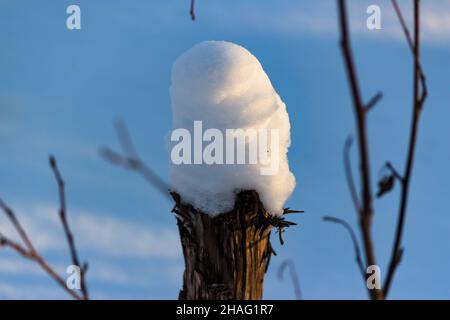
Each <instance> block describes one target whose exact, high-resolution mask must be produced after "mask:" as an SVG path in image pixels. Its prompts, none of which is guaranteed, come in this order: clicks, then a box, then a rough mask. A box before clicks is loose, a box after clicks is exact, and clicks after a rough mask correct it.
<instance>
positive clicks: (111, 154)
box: [100, 120, 172, 202]
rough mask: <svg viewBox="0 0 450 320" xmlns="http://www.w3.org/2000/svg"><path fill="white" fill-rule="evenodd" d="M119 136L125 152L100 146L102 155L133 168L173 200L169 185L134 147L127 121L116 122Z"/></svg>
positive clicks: (125, 166)
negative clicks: (121, 152) (143, 159)
mask: <svg viewBox="0 0 450 320" xmlns="http://www.w3.org/2000/svg"><path fill="white" fill-rule="evenodd" d="M115 127H116V132H117V137H118V139H119V142H120V145H121V148H122V151H123V154H120V153H118V152H116V151H113V150H111V149H110V148H107V147H102V148H100V156H101V157H102V158H103V159H104V160H105V161H107V162H109V163H111V164H114V165H116V166H120V167H123V168H125V169H128V170H131V171H134V172H136V173H137V174H139V175H140V176H142V177H143V178H144V179H145V180H146V181H147V182H148V183H149V184H150V185H152V186H153V187H155V188H156V190H158V191H159V193H160V194H161V195H163V196H164V197H165V198H166V199H167V200H169V201H171V202H172V198H171V196H170V187H169V185H168V184H167V183H166V182H165V181H164V180H163V179H162V178H161V177H160V176H159V175H158V174H157V173H156V172H155V171H153V170H152V169H151V168H150V167H149V166H147V165H146V164H145V163H144V162H143V161H142V160H141V158H140V156H139V154H138V153H137V152H136V149H135V148H134V144H133V141H132V139H131V136H130V134H129V131H128V129H127V127H126V125H125V123H124V122H123V121H121V120H119V121H117V122H116V123H115Z"/></svg>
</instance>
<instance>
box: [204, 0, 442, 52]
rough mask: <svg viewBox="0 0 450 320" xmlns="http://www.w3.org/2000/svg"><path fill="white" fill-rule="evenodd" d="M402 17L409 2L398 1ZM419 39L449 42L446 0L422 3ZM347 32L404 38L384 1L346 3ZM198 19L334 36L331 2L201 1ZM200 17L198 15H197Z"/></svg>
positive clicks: (242, 28) (246, 28) (408, 13)
mask: <svg viewBox="0 0 450 320" xmlns="http://www.w3.org/2000/svg"><path fill="white" fill-rule="evenodd" d="M371 4H378V5H379V6H380V8H381V20H382V30H373V31H370V30H368V29H367V27H366V19H367V17H368V15H367V13H366V9H367V7H368V6H369V5H371ZM399 4H400V5H401V8H402V12H403V14H404V18H405V20H406V21H407V22H408V23H410V22H411V21H412V7H411V4H410V3H409V2H408V3H405V2H403V1H400V2H399ZM421 8H422V10H421V21H422V40H423V42H424V43H425V44H433V45H436V44H441V45H442V44H445V45H449V44H450V3H449V2H445V1H434V2H422V7H421ZM348 10H349V20H350V27H351V31H352V33H353V34H354V35H356V36H360V37H374V36H375V37H376V38H377V40H391V41H392V40H394V41H405V39H404V35H403V31H402V29H401V26H400V23H399V21H398V18H397V16H396V14H395V11H394V9H393V7H392V5H391V1H388V0H378V1H373V0H365V1H353V2H350V3H349V6H348ZM205 11H206V12H204V13H203V15H202V16H201V19H202V20H206V22H207V23H208V24H210V25H212V26H215V27H221V28H227V30H229V29H234V30H235V31H236V32H239V33H247V32H252V33H260V34H277V35H282V36H299V35H316V36H323V37H329V36H332V37H337V33H338V18H337V12H336V5H335V2H334V1H317V2H312V1H311V2H295V3H292V2H291V3H288V4H286V3H285V2H282V3H276V4H274V5H273V7H268V6H267V5H264V6H263V5H262V6H257V5H254V4H252V5H248V4H247V5H246V4H239V5H236V6H231V7H230V6H229V5H227V4H223V3H217V2H215V3H211V4H208V6H207V5H206V4H205ZM199 19H200V18H199Z"/></svg>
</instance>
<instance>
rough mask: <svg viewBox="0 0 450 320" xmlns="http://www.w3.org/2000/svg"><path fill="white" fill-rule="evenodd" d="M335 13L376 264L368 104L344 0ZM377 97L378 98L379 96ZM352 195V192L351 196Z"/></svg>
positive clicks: (365, 226)
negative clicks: (360, 80) (355, 128)
mask: <svg viewBox="0 0 450 320" xmlns="http://www.w3.org/2000/svg"><path fill="white" fill-rule="evenodd" d="M338 16H339V29H340V36H341V40H340V44H341V50H342V55H343V58H344V62H345V70H346V73H347V78H348V80H349V83H350V89H351V96H352V101H353V109H354V113H355V119H356V125H357V133H358V144H359V145H358V150H359V160H360V178H361V189H362V190H361V196H362V204H361V205H360V210H359V211H358V218H359V224H360V231H361V235H362V239H363V244H364V254H365V258H366V265H375V264H376V263H375V255H374V249H373V242H372V232H371V224H372V214H373V208H372V191H371V178H370V157H369V145H368V142H367V126H366V120H367V117H366V116H367V111H368V109H367V107H366V106H365V105H364V103H363V99H362V95H361V90H360V86H359V81H358V77H357V74H356V68H355V63H354V59H353V54H352V50H351V45H350V32H349V27H348V18H347V8H346V1H345V0H338ZM378 100H379V99H378ZM353 197H354V196H353ZM368 293H369V296H370V297H371V298H372V299H382V292H381V291H380V290H368Z"/></svg>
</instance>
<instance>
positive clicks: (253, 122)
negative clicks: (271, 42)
mask: <svg viewBox="0 0 450 320" xmlns="http://www.w3.org/2000/svg"><path fill="white" fill-rule="evenodd" d="M170 95H171V100H172V113H173V129H174V130H175V129H178V128H185V129H187V130H188V132H189V133H190V135H191V143H190V145H186V146H188V148H186V150H188V149H189V151H188V152H186V150H184V151H183V152H179V153H178V155H183V156H187V157H188V158H190V159H192V161H191V163H190V164H189V163H187V161H185V162H183V163H181V164H179V163H174V156H173V154H174V153H175V154H177V152H175V151H174V150H178V151H179V149H174V148H175V146H176V145H180V144H181V142H183V143H184V142H186V141H185V138H186V137H185V136H183V139H181V138H179V137H178V138H176V137H175V138H174V132H175V131H172V137H171V138H172V141H171V147H172V151H171V162H170V184H171V186H172V189H173V190H174V191H176V192H178V193H179V194H180V195H181V197H182V199H183V200H184V201H185V202H187V203H190V204H192V205H193V206H194V207H196V208H198V209H199V210H201V211H203V212H206V213H208V214H211V215H217V214H220V213H224V212H227V211H230V210H231V209H232V208H233V206H234V201H235V196H236V194H237V193H238V192H239V191H242V190H256V191H257V192H258V194H259V196H260V198H261V201H262V203H263V204H264V207H265V209H266V210H267V211H268V212H269V213H270V214H274V215H281V214H282V212H283V206H284V204H285V202H286V200H287V199H288V198H289V197H290V195H291V193H292V191H293V190H294V187H295V177H294V175H293V174H292V173H291V172H290V171H289V165H288V159H287V151H288V148H289V145H290V123H289V116H288V114H287V112H286V106H285V104H284V103H283V101H281V99H280V97H279V96H278V94H277V93H276V92H275V90H274V88H273V87H272V84H271V82H270V80H269V78H268V76H267V75H266V73H265V72H264V70H263V68H262V66H261V64H260V63H259V61H258V59H256V57H255V56H253V55H252V54H251V53H250V52H249V51H247V50H246V49H245V48H243V47H241V46H239V45H236V44H234V43H231V42H225V41H205V42H201V43H199V44H197V45H195V46H194V47H192V48H191V49H189V50H188V51H187V52H185V53H184V54H182V55H181V56H180V57H179V58H178V59H177V60H176V61H175V63H174V65H173V68H172V85H171V88H170ZM194 121H201V126H202V128H201V129H202V131H201V132H202V134H205V132H207V130H208V129H211V128H215V129H218V130H219V131H220V132H222V133H223V140H221V139H219V138H218V137H216V136H215V135H214V134H212V136H214V138H211V137H210V139H209V141H208V140H207V139H205V136H202V135H200V137H199V136H198V132H199V131H195V130H194V127H195V126H194ZM197 124H198V122H197ZM227 129H243V130H248V129H254V130H256V132H258V133H259V132H260V131H264V130H266V132H267V136H268V137H269V139H268V143H266V144H265V145H259V144H258V147H257V150H258V152H261V150H264V152H263V153H264V154H266V156H267V155H268V157H269V158H268V161H269V162H265V163H262V161H260V160H258V161H257V163H256V164H255V163H249V157H250V156H249V155H246V156H245V160H246V162H245V164H236V162H238V161H237V160H235V163H230V162H227V160H226V156H228V153H229V151H230V150H234V153H235V154H236V150H237V149H236V148H237V147H236V146H237V143H236V142H235V143H236V144H235V145H234V147H233V148H230V149H226V138H227V137H228V136H227V135H226V130H227ZM274 129H275V131H277V132H278V139H275V138H271V137H272V136H271V132H272V131H274ZM258 130H259V131H258ZM211 132H213V133H217V130H215V131H211ZM196 133H197V135H196ZM257 138H258V139H259V136H257ZM196 139H197V140H196ZM198 139H200V143H201V149H200V153H201V152H202V151H203V152H206V149H205V148H208V147H207V146H208V145H209V144H211V145H212V144H213V142H214V143H217V145H216V146H217V147H223V163H222V161H221V160H220V159H219V160H217V159H216V160H217V161H216V162H215V163H212V164H211V163H210V162H209V163H205V162H207V161H205V159H206V158H205V157H204V153H203V158H202V159H201V163H200V164H194V162H195V159H194V157H195V156H196V155H197V156H198V150H199V149H197V154H196V150H195V148H196V147H195V144H196V142H195V140H196V141H197V142H198V141H199V140H198ZM202 139H203V141H201V140H202ZM258 139H256V140H258ZM251 141H253V142H254V141H255V140H252V139H247V140H245V145H246V147H247V149H246V150H247V151H248V152H250V151H249V150H250V148H251V147H250V145H251ZM258 141H259V140H258ZM272 142H273V143H277V146H278V148H276V147H274V146H275V144H272ZM197 146H198V144H197ZM209 151H211V149H210V150H209ZM218 152H219V151H217V150H216V151H215V152H214V153H211V154H212V155H216V156H217V154H219V155H220V153H218ZM189 153H190V155H189ZM258 155H259V153H258ZM201 156H202V154H200V157H201ZM220 158H221V159H222V157H220ZM184 159H187V158H184ZM258 159H259V158H258ZM274 161H276V162H274ZM175 162H176V161H175ZM197 163H198V158H197ZM275 163H276V165H274V164H275ZM271 166H272V167H274V168H276V170H275V171H274V172H272V174H267V173H266V174H262V172H263V171H264V170H265V169H264V168H266V170H267V168H269V167H271Z"/></svg>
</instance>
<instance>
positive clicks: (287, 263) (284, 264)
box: [278, 259, 302, 300]
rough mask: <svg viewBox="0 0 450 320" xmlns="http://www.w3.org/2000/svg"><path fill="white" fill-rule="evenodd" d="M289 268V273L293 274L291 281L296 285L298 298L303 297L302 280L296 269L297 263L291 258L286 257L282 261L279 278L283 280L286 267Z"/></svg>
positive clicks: (295, 292)
mask: <svg viewBox="0 0 450 320" xmlns="http://www.w3.org/2000/svg"><path fill="white" fill-rule="evenodd" d="M287 268H288V269H289V274H290V276H291V282H292V285H293V286H294V294H295V298H296V299H297V300H301V299H302V292H301V290H300V281H299V278H298V276H297V271H296V270H295V264H294V262H293V261H292V260H291V259H286V260H284V261H283V262H281V264H280V267H279V269H278V279H280V280H283V274H284V272H285V270H286V269H287Z"/></svg>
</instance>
